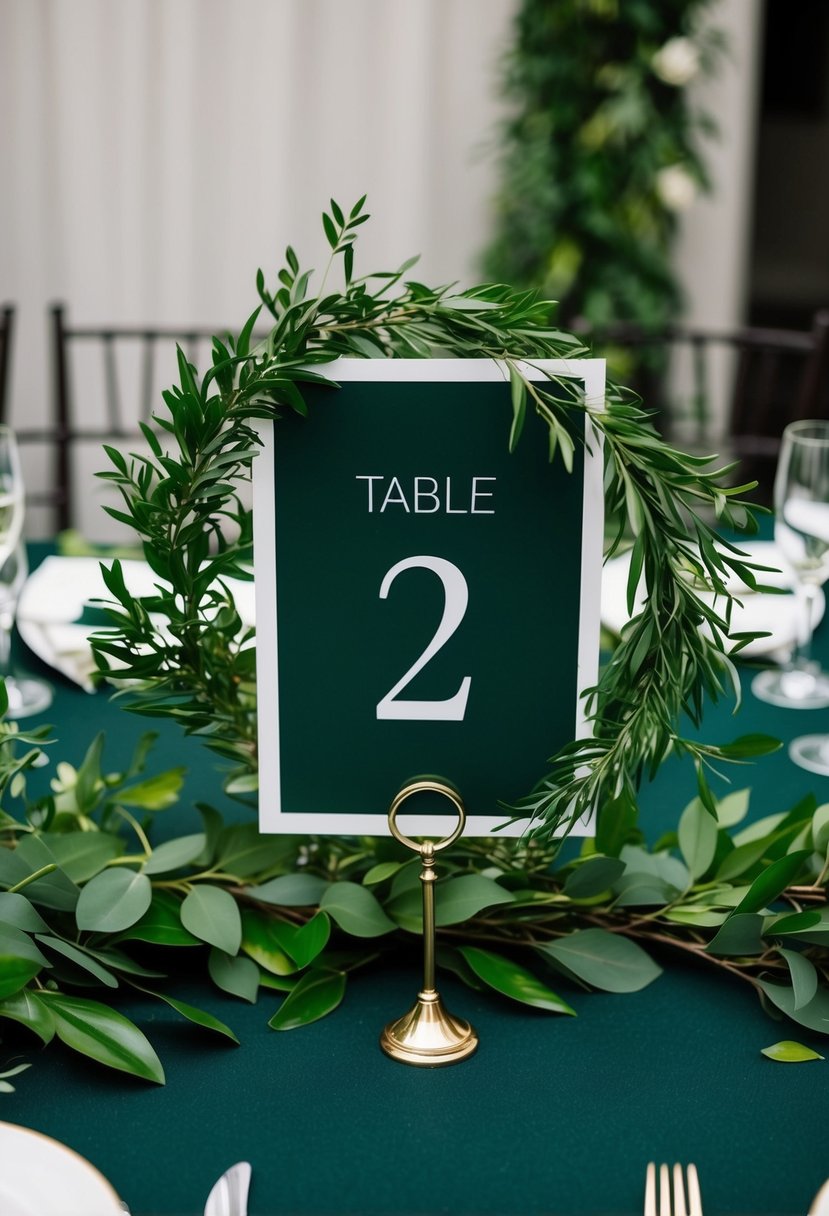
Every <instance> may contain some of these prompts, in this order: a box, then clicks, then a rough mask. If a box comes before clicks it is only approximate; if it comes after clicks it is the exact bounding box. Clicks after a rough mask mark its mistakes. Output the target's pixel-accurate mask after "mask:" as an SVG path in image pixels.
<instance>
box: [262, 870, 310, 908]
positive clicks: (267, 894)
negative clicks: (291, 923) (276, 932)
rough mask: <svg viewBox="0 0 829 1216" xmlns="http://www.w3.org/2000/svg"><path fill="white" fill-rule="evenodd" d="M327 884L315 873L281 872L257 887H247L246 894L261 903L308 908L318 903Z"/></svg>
mask: <svg viewBox="0 0 829 1216" xmlns="http://www.w3.org/2000/svg"><path fill="white" fill-rule="evenodd" d="M328 885H329V884H328V882H327V881H326V879H324V878H318V877H317V876H316V874H283V875H282V876H281V877H280V878H272V879H271V880H270V882H263V883H262V885H261V886H259V887H248V889H247V894H248V895H249V896H250V898H251V899H257V900H258V901H259V902H260V903H262V904H274V905H276V906H277V907H279V906H281V907H283V908H310V907H313V906H314V905H315V904H318V903H319V901H320V899H321V898H322V895H323V892H324V891H325V889H326V887H328Z"/></svg>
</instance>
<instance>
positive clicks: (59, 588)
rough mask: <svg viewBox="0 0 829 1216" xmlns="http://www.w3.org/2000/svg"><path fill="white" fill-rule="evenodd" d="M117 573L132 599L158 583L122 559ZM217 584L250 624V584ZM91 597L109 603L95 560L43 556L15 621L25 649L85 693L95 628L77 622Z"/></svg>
mask: <svg viewBox="0 0 829 1216" xmlns="http://www.w3.org/2000/svg"><path fill="white" fill-rule="evenodd" d="M121 570H122V572H123V575H124V582H125V583H126V586H127V589H128V590H129V591H130V593H131V594H132V595H133V596H134V597H135V598H136V599H138V598H139V597H141V596H147V595H153V594H155V589H156V584H158V583H159V582H160V581H161V580H160V579H159V578H158V576H157V575H156V574H154V573H153V572H152V570H151V569H150V567H149V566H148V565H147V563H146V562H143V561H122V562H121ZM223 581H224V582H225V583H226V584H227V585H228V587H229V588H230V589H231V590H232V593H233V597H234V599H235V601H236V608H237V611H238V612H239V615H240V617H241V618H242V621H243V623H244V624H245V625H252V624H253V622H254V592H253V583H250V582H242V581H241V580H240V579H235V578H229V579H225V580H223ZM96 599H103V600H112V594H111V593H110V591H109V590H108V589H107V586H106V584H105V583H104V580H103V578H102V577H101V567H100V563H99V560H98V558H96V557H54V556H53V557H47V558H46V559H45V560H44V561H43V562H42V563H41V564H40V565H39V566H38V568H37V569H36V570H35V571H34V572H33V573H32V574H31V575H30V576H29V578H28V579H27V580H26V585H25V587H24V588H23V592H22V594H21V596H20V601H19V603H18V605H17V617H16V624H17V628H18V632H19V633H20V636H21V637H22V639H23V641H24V642H25V643H26V645H27V646H28V647H29V649H30V650H31V651H33V652H34V654H36V655H37V656H38V658H39V659H42V660H43V662H44V663H48V664H49V666H50V667H54V668H55V670H56V671H60V672H62V673H63V675H65V676H67V677H68V678H69V679H70V680H73V681H74V682H75V683H76V684H80V685H81V687H83V688H86V689H88V690H90V691H91V689H92V687H93V685H92V681H91V676H92V673H93V672H94V671H95V670H96V668H95V661H94V659H93V658H92V649H91V647H90V645H89V642H88V636H89V634H90V633H93V632H97V630H96V629H91V628H90V627H89V626H88V625H81V624H78V623H77V622H78V618H79V617H80V616H81V614H82V613H83V610H84V608H85V606H86V605H87V604H88V603H89V602H90V601H91V600H96Z"/></svg>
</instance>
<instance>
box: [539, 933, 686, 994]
mask: <svg viewBox="0 0 829 1216" xmlns="http://www.w3.org/2000/svg"><path fill="white" fill-rule="evenodd" d="M539 953H540V954H541V955H543V956H544V957H545V958H546V959H547V960H548V961H551V962H553V964H556V963H562V964H563V965H564V967H565V968H566V969H567V972H568V973H572V974H573V975H576V976H578V978H579V979H580V980H584V982H585V983H587V984H590V985H591V986H592V987H593V988H601V989H602V990H603V991H605V992H639V991H640V990H641V989H642V988H646V987H647V985H648V984H651V983H653V981H654V980H655V979H657V978H658V977H659V976H660V975H661V974H662V968H661V967H658V966H657V964H656V963H655V962H654V961H653V959H652V958H651V957H650V955H649V954H646V952H645V951H644V950H643V949H642V947H641V946H639V945H637V943H636V942H632V941H629V940H628V939H627V938H625V937H622V936H621V934H619V933H608V932H607V930H605V929H577V930H576V931H575V932H573V933H568V934H567V935H566V936H565V937H560V938H556V939H555V940H554V941H551V942H547V943H546V944H545V945H543V946H540V947H539Z"/></svg>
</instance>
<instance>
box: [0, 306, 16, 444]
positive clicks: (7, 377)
mask: <svg viewBox="0 0 829 1216" xmlns="http://www.w3.org/2000/svg"><path fill="white" fill-rule="evenodd" d="M13 337H14V305H12V304H3V305H2V307H0V422H8V420H9V418H8V414H9V394H10V386H11V368H12V339H13Z"/></svg>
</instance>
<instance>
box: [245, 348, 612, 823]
mask: <svg viewBox="0 0 829 1216" xmlns="http://www.w3.org/2000/svg"><path fill="white" fill-rule="evenodd" d="M324 370H325V374H326V375H327V376H328V377H330V379H332V380H334V381H336V382H337V383H338V384H339V385H340V387H339V388H336V389H332V388H326V387H323V386H316V385H314V386H310V387H309V388H307V389H306V392H305V397H306V400H307V402H308V406H309V410H308V417H307V418H303V417H299V416H297V415H291V416H286V417H284V418H282V419H281V420H280V421H279V422H277V423H276V424H275V425H271V424H263V425H262V427H261V437H262V441H263V448H262V451H261V452H260V453H259V455H258V456H257V458H256V460H255V461H254V528H255V531H254V543H255V569H256V614H257V651H258V655H257V688H258V706H259V753H260V764H261V785H260V827H261V829H262V830H263V831H266V832H300V833H304V832H318V833H334V834H337V835H353V834H361V833H370V834H385V833H387V832H388V822H387V817H386V812H387V808H388V805H389V801H390V798H391V796H392V795H393V794H394V791H395V790H397V789H399V788H400V786H401V785H403V784H404V783H405V782H406V781H408V780H411V779H413V778H414V777H416V776H417V775H419V774H423V773H429V774H436V775H439V777H440V778H441V779H442V780H446V779H448V780H450V781H451V782H453V783H455V784H456V785H457V786H458V788H459V789H461V790H462V791H463V798H464V802H465V805H466V807H467V810H468V819H467V833H468V834H472V835H486V834H488V833H489V832H490V831H492V830H493V829H495V828H496V827H498V826H499V825H502V824H503V823H504V822H505V820H506V819H507V818H508V815H507V814H506V813H505V812H504V810H503V808H502V807H501V806H500V805H499V804H500V803H503V802H506V803H509V802H510V801H511V800H513V799H515V798H518V797H520V796H521V795H523V794H526V793H528V792H529V790H530V789H531V788H532V786H533V785H534V784H535V782H536V781H537V780H538V778H539V777H540V776H541V775H542V774H543V772H544V770H545V765H546V762H547V759H548V758H549V757H550V756H551V755H552V754H553V753H554V752H556V751H557V750H558V749H559V748H560V747H561V746H562V745H563V744H565V743H566V742H568V741H570V740H572V739H573V738H575V737H577V736H580V735H583V734H584V733H586V730H587V729H588V728H587V725H586V723H585V721H584V716H583V707H582V701H581V694H582V692H583V691H584V690H585V689H586V688H588V687H590V686H591V685H593V684H595V682H596V678H597V668H598V639H599V593H600V575H601V551H602V525H603V500H602V456H601V448H600V441H599V439H598V437H597V436H596V435H595V434H594V433H590V434H588V435H587V436H586V439H587V443H586V444H581V443H578V444H577V445H576V453H575V457H574V468H573V471H572V473H568V472H567V471H566V470H565V469H564V467H563V465H562V462H561V460H560V459H556V460H554V461H553V462H552V463H551V462H550V461H549V459H548V437H547V428H546V426H545V425H544V423H543V422H542V421H541V420H540V419H539V418H537V417H536V416H535V415H532V416H531V417H530V416H528V418H527V422H526V425H525V428H524V433H523V435H522V437H521V439H520V441H519V443H518V445H517V447H516V449H515V451H514V452H513V453H510V452H509V450H508V437H509V430H510V422H511V399H510V386H509V380H508V377H507V375H506V372H505V369H504V368H502V367H500V366H498V365H496V364H495V363H493V362H491V361H489V360H454V359H453V360H420V359H417V360H402V359H394V360H365V361H363V360H340V361H338V362H337V363H335V364H332V365H328V366H327V367H326V368H325V369H324ZM531 374H532V377H533V378H535V379H544V378H545V377H546V376H547V375H557V376H566V377H569V378H571V379H574V380H575V381H576V382H577V383H578V384H579V385H581V386H583V389H584V393H585V398H586V400H587V401H588V402H589V403H590V404H593V405H598V406H600V404H601V402H602V400H603V395H604V363H603V362H602V361H600V360H593V359H588V360H573V361H568V362H564V361H546V362H544V363H540V364H539V365H538V369H537V370H533V371H532V373H531ZM528 414H529V411H528ZM585 425H586V426H587V427H589V425H590V424H589V420H587V419H586V421H585ZM426 799H428V795H427V796H426ZM417 811H418V813H419V818H418V831H419V832H422V833H438V834H440V833H445V832H446V830H447V828H448V827H451V820H450V818H448V817H447V816H446V815H445V814H444V813H440V812H445V806H443V807H442V806H441V802H440V799H437V798H436V799H435V801H434V803H433V804H432V805H430V804H429V803H428V800H426V801H423V802H422V803H421V804H419V806H418V808H417ZM407 815H408V808H407ZM524 826H525V825H522V824H520V823H517V824H513V825H511V826H510V828H509V829H507V830H508V832H509V833H510V834H512V835H517V834H520V832H521V831H522V830H523V827H524Z"/></svg>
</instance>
